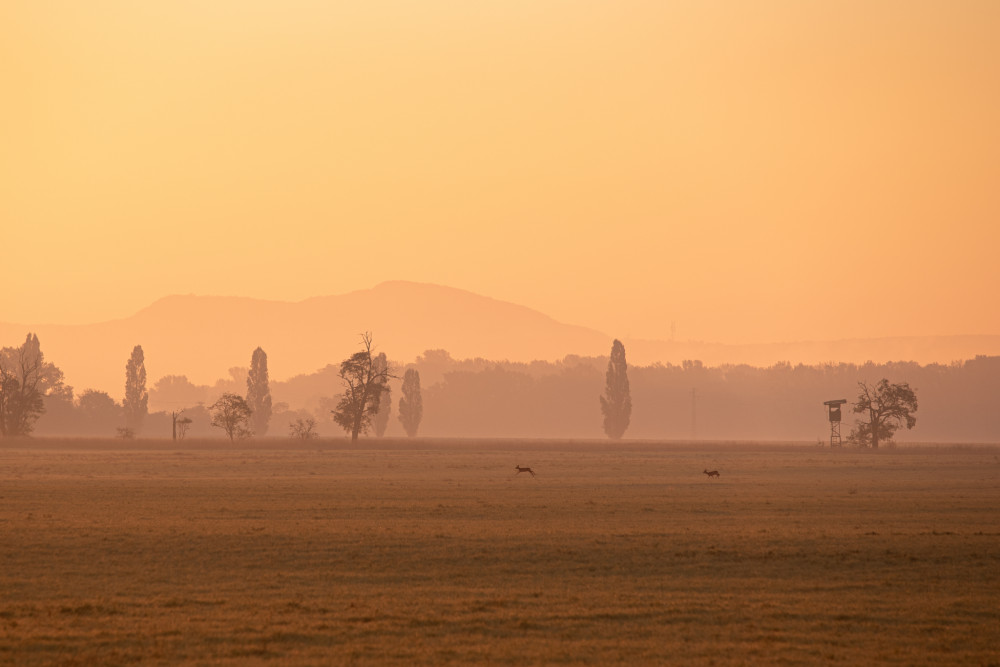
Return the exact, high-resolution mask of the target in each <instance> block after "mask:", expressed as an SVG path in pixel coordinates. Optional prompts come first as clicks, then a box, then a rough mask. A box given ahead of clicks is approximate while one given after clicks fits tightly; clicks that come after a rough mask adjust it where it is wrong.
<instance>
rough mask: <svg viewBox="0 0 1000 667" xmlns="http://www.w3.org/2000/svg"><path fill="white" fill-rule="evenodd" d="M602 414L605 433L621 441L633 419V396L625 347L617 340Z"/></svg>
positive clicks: (603, 400)
mask: <svg viewBox="0 0 1000 667" xmlns="http://www.w3.org/2000/svg"><path fill="white" fill-rule="evenodd" d="M601 412H602V413H604V432H605V433H607V434H608V437H609V438H611V439H613V440H618V439H620V438H621V437H622V436H623V435H624V434H625V430H626V429H627V428H628V424H629V420H630V419H631V418H632V395H631V393H630V392H629V386H628V365H627V364H626V363H625V346H624V345H622V342H621V341H620V340H617V339H615V342H614V343H612V344H611V359H610V360H609V361H608V375H607V386H606V387H605V389H604V396H601Z"/></svg>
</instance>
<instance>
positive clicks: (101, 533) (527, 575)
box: [0, 441, 1000, 665]
mask: <svg viewBox="0 0 1000 667" xmlns="http://www.w3.org/2000/svg"><path fill="white" fill-rule="evenodd" d="M36 444H37V443H36ZM99 444H100V443H93V442H92V443H89V444H88V445H87V446H81V445H79V444H78V443H77V444H75V445H74V444H73V443H62V446H57V445H53V444H52V443H48V444H42V445H41V446H37V447H35V448H34V449H30V450H29V449H18V448H12V447H11V446H7V447H6V448H3V449H0V536H2V540H0V663H11V664H18V665H31V664H65V665H76V664H79V665H84V664H98V663H99V664H129V663H137V662H139V663H143V664H174V663H180V662H189V663H193V664H227V665H228V664H231V665H245V664H265V663H266V664H316V665H318V664H329V663H341V664H381V663H392V662H396V663H402V664H414V663H425V664H446V663H455V664H467V663H474V662H488V663H491V664H518V665H522V664H608V663H628V664H638V663H647V664H663V663H667V662H676V663H702V664H720V665H725V664H749V663H762V662H763V663H778V664H781V663H828V662H840V663H845V664H859V663H875V662H877V663H897V664H932V663H937V664H956V663H964V664H977V665H978V664H1000V611H998V603H997V599H998V593H1000V515H998V513H997V511H998V507H1000V458H998V451H997V450H996V449H993V448H989V447H976V448H964V449H957V448H956V449H947V448H935V449H933V450H902V449H900V450H896V451H895V452H891V453H889V452H886V453H880V454H875V455H873V454H870V453H860V452H853V451H841V452H830V451H828V450H819V449H816V448H806V447H784V448H782V447H776V446H769V447H752V446H739V445H731V446H725V445H716V446H710V447H705V448H703V449H699V448H698V447H694V446H687V445H682V444H676V445H670V446H657V445H655V444H652V443H647V444H643V445H636V446H620V447H619V448H616V447H615V446H614V445H610V444H606V443H584V444H583V445H581V446H580V447H579V449H580V450H581V451H577V452H574V451H571V447H570V446H568V443H545V442H521V443H499V442H498V443H485V444H484V443H465V445H466V446H465V447H463V446H462V444H463V443H460V442H448V443H436V444H435V443H426V442H425V443H423V444H422V445H417V446H427V447H434V449H428V450H421V449H417V448H415V446H414V445H413V443H410V444H409V445H406V446H404V445H402V444H399V445H398V446H395V447H394V448H389V449H380V450H374V449H367V450H349V449H342V448H340V447H341V445H337V446H336V447H334V446H331V443H326V444H317V443H311V444H307V445H302V446H299V447H295V446H292V445H289V444H287V443H286V444H283V445H280V446H279V444H278V443H274V444H273V445H272V447H273V448H270V449H268V448H263V447H259V446H258V447H254V448H242V449H230V448H229V447H228V445H223V444H221V443H219V442H217V441H216V442H214V443H212V445H211V448H210V449H205V448H201V449H196V448H191V447H189V448H186V449H175V448H173V445H171V444H169V443H159V444H155V443H145V444H144V443H139V444H135V443H133V444H131V445H128V444H122V443H119V442H108V443H105V445H106V446H105V448H103V449H99V448H97V445H99ZM150 445H153V446H150ZM128 447H132V448H133V449H127V448H128ZM140 447H141V449H139V448H140ZM624 447H628V449H627V450H623V449H622V448H624ZM515 463H519V464H521V465H530V466H532V467H533V468H534V469H535V471H536V472H537V473H538V477H537V478H531V477H529V476H528V475H520V476H514V473H513V466H514V464H515ZM706 467H707V468H709V469H713V468H718V469H719V470H721V472H722V477H721V479H718V480H709V479H708V478H706V477H705V475H703V474H702V473H701V471H702V469H703V468H706Z"/></svg>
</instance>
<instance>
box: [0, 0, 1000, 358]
mask: <svg viewBox="0 0 1000 667" xmlns="http://www.w3.org/2000/svg"><path fill="white" fill-rule="evenodd" d="M998 34H1000V2H995V1H993V0H984V1H982V2H972V1H961V0H957V1H947V2H946V1H943V0H935V1H933V2H920V1H918V0H901V1H899V2H889V1H880V0H859V1H857V2H852V1H850V0H835V1H833V0H831V1H829V2H825V1H819V0H817V1H814V2H809V1H803V0H787V1H773V2H765V1H759V0H755V1H754V2H744V1H743V0H738V1H732V2H727V1H712V0H691V1H689V2H673V1H669V0H650V1H639V0H614V1H610V0H609V1H606V2H588V1H586V0H567V1H565V2H546V1H544V0H524V1H521V0H503V1H502V2H485V1H484V2H469V1H467V0H453V1H445V0H421V1H419V2H417V1H415V0H385V1H380V0H370V1H368V0H366V1H365V2H321V1H319V0H314V1H307V0H283V1H282V2H276V1H275V2H264V1H262V0H256V1H255V0H239V1H237V0H231V1H222V0H213V1H212V2H204V1H203V0H191V1H179V0H170V1H169V2H135V1H134V0H120V1H101V0H89V1H88V2H78V1H75V0H73V1H66V2H48V1H45V0H13V1H11V2H4V3H2V4H0V90H2V91H3V97H4V101H3V104H2V105H0V225H2V236H0V244H2V245H0V248H2V257H3V274H4V284H3V288H2V289H0V320H2V321H8V322H23V323H41V322H65V323H71V322H92V321H100V320H104V319H110V318H114V317H122V316H127V315H129V314H131V313H133V312H134V311H136V310H138V309H139V308H141V307H143V306H145V305H147V304H148V303H150V302H151V301H153V300H154V299H156V298H158V297H161V296H164V295H166V294H172V293H192V292H193V293H198V294H223V295H244V296H255V297H264V298H272V299H285V300H298V299H302V298H305V297H308V296H313V295H320V294H335V293H341V292H346V291H350V290H354V289H360V288H366V287H370V286H373V285H375V284H376V283H378V282H381V281H383V280H388V279H404V280H415V281H424V282H434V283H441V284H446V285H450V286H455V287H460V288H464V289H469V290H472V291H475V292H479V293H483V294H486V295H489V296H493V297H496V298H500V299H505V300H510V301H514V302H517V303H521V304H524V305H527V306H530V307H533V308H537V309H540V310H542V311H544V312H546V313H548V314H550V315H552V316H554V317H556V318H557V319H560V320H563V321H567V322H572V323H577V324H583V325H588V326H592V327H596V328H599V329H601V330H603V331H605V332H607V333H609V334H612V335H620V336H633V337H647V338H667V337H669V334H670V324H671V322H676V323H677V324H676V326H677V337H678V338H681V339H702V340H717V341H724V342H759V341H779V340H795V339H802V338H815V339H830V338H842V337H855V336H863V337H867V336H884V335H906V334H950V333H994V334H996V333H1000V308H998V307H997V301H998V298H997V291H998V287H1000V268H998V267H1000V262H998V261H997V252H998V248H1000V230H998V228H1000V122H998V119H1000V39H998V38H997V35H998ZM345 316H347V315H345ZM0 343H3V344H14V343H16V341H0Z"/></svg>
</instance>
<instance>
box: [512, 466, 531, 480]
mask: <svg viewBox="0 0 1000 667" xmlns="http://www.w3.org/2000/svg"><path fill="white" fill-rule="evenodd" d="M514 470H516V471H517V472H516V473H514V474H515V475H520V474H521V473H522V472H530V473H531V476H532V477H534V476H535V471H534V470H532V469H531V468H522V467H521V466H514Z"/></svg>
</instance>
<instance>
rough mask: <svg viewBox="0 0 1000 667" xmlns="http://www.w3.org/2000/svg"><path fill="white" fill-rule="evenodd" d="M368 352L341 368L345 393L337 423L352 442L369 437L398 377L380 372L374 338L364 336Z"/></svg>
mask: <svg viewBox="0 0 1000 667" xmlns="http://www.w3.org/2000/svg"><path fill="white" fill-rule="evenodd" d="M361 342H362V345H363V346H364V349H363V350H361V351H360V352H355V353H354V354H352V355H351V356H350V357H348V358H347V359H345V360H344V361H343V362H341V364H340V379H341V381H342V382H343V385H344V393H343V395H342V396H341V398H340V401H339V402H338V403H337V408H336V409H335V410H332V411H331V412H333V420H334V421H335V422H337V424H339V425H340V426H341V427H342V428H343V429H344V430H345V431H347V432H348V433H350V434H351V442H357V440H358V435H359V434H361V433H367V432H368V429H369V428H370V427H371V425H372V419H373V418H374V417H375V415H376V414H378V410H379V406H380V404H381V401H382V395H383V393H384V390H385V388H386V386H387V385H388V384H389V378H391V377H394V376H393V375H391V374H390V373H389V369H388V368H379V365H378V364H377V363H376V362H375V357H373V356H372V334H371V333H370V332H365V333H363V334H362V335H361Z"/></svg>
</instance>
